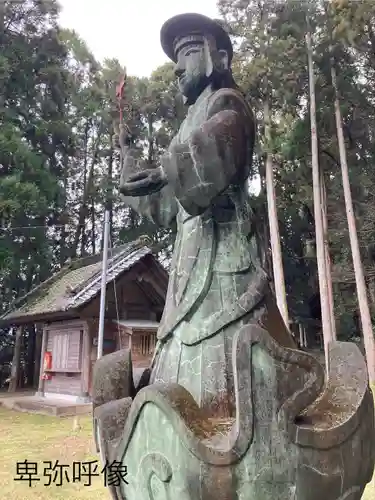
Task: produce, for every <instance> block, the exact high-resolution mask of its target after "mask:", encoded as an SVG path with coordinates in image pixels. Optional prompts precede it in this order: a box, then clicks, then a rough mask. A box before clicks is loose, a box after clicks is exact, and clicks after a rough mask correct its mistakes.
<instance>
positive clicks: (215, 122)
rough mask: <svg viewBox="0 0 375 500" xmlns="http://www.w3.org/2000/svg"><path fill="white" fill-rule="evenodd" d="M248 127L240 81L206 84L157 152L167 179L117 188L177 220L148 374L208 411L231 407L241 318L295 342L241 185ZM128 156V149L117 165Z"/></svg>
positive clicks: (249, 149) (156, 214)
mask: <svg viewBox="0 0 375 500" xmlns="http://www.w3.org/2000/svg"><path fill="white" fill-rule="evenodd" d="M254 129H255V125H254V118H253V114H252V112H251V110H250V108H249V107H248V105H247V103H246V102H245V100H244V99H243V97H242V96H241V94H240V93H239V92H238V91H236V90H234V89H220V90H218V91H213V90H212V89H211V88H210V87H208V88H207V89H206V90H205V91H204V92H203V93H202V94H201V95H200V97H199V99H198V100H197V102H196V103H195V104H194V105H192V106H191V107H190V108H189V111H188V115H187V117H186V119H185V120H184V122H183V123H182V125H181V127H180V130H179V132H178V134H177V136H176V137H175V138H174V139H173V140H172V142H171V144H170V147H169V149H168V151H167V153H166V154H165V155H163V156H162V157H161V160H160V162H161V166H162V168H163V170H164V172H165V174H166V176H167V180H168V184H167V185H166V186H165V187H164V188H163V189H162V190H160V191H159V192H158V193H153V194H151V195H148V196H143V197H126V198H125V200H126V202H127V204H128V205H130V206H131V207H132V208H133V209H135V210H136V211H138V212H139V213H141V214H143V215H147V216H148V217H149V218H150V219H151V220H152V221H154V222H155V223H156V224H159V225H163V226H168V225H169V224H170V223H171V221H172V220H173V219H176V221H177V238H176V243H175V248H174V253H173V258H172V263H171V273H170V280H169V286H168V292H167V299H166V305H165V309H164V313H163V317H162V320H161V324H160V327H159V330H158V345H157V350H156V355H155V358H154V363H153V367H152V375H151V383H152V382H166V383H168V382H177V383H180V384H181V385H183V386H184V387H185V388H186V389H187V390H188V391H189V392H191V394H192V395H193V397H194V399H195V400H196V402H197V403H198V405H199V406H200V407H202V408H206V409H207V410H208V412H209V413H211V414H214V415H215V416H220V415H225V416H230V415H233V412H234V411H235V408H234V401H233V369H232V359H231V356H232V343H233V336H234V334H235V332H236V331H237V329H238V328H240V327H241V325H242V324H244V323H248V322H251V321H253V322H261V323H262V324H263V323H267V321H268V323H269V324H270V325H271V324H272V325H274V326H275V327H274V330H275V335H276V336H277V337H278V341H279V342H280V343H281V344H283V345H286V346H289V347H293V346H294V343H293V341H292V338H291V336H290V334H289V333H288V332H287V330H286V329H285V327H284V325H283V323H282V320H281V316H280V314H279V313H278V310H277V308H275V306H274V303H273V298H272V296H271V295H270V290H269V282H268V277H267V275H266V273H265V272H264V270H263V269H262V268H261V263H260V256H259V249H258V247H257V242H256V236H255V225H254V224H255V222H256V221H255V219H254V215H253V211H252V209H251V205H250V198H249V195H248V192H247V189H246V179H247V177H248V175H249V173H250V170H251V164H252V154H253V146H254V136H255V132H254ZM132 166H134V159H133V158H132V157H131V155H128V156H127V157H126V158H125V168H124V169H123V172H124V173H125V175H126V172H128V171H129V169H130V168H132ZM125 180H126V179H124V181H125ZM270 316H272V319H271V320H270V319H269V318H270Z"/></svg>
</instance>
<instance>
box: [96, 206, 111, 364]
mask: <svg viewBox="0 0 375 500" xmlns="http://www.w3.org/2000/svg"><path fill="white" fill-rule="evenodd" d="M109 223H110V221H109V210H108V209H106V211H105V212H104V238H103V258H102V286H101V292H100V311H99V330H98V357H97V359H99V358H101V357H102V356H103V344H104V320H105V299H106V291H107V269H108V242H109Z"/></svg>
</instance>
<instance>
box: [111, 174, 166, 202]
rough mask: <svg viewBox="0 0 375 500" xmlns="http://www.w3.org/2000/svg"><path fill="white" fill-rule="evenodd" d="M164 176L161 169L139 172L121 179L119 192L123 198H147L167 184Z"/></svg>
mask: <svg viewBox="0 0 375 500" xmlns="http://www.w3.org/2000/svg"><path fill="white" fill-rule="evenodd" d="M167 182H168V181H167V178H166V175H165V173H164V171H163V169H162V168H161V167H157V168H151V169H147V170H141V171H140V172H137V173H133V174H131V175H130V176H129V177H128V178H127V179H121V182H120V191H121V193H122V194H123V195H125V196H147V195H149V194H152V193H156V192H157V191H160V190H161V189H162V188H163V187H164V186H165V185H166V184H167Z"/></svg>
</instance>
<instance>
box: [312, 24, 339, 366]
mask: <svg viewBox="0 0 375 500" xmlns="http://www.w3.org/2000/svg"><path fill="white" fill-rule="evenodd" d="M307 25H308V26H309V21H308V19H307ZM306 46H307V57H308V68H309V87H310V121H311V155H312V159H311V161H312V175H313V197H314V218H315V239H316V253H317V264H318V277H319V292H320V307H321V316H322V330H323V339H324V351H325V360H326V369H327V375H328V373H329V357H328V345H329V343H330V342H331V341H332V340H333V332H332V321H331V311H330V305H329V288H328V280H327V273H326V255H325V245H324V231H323V217H322V211H321V206H322V199H321V184H320V173H319V161H318V138H317V132H316V103H315V81H314V67H313V52H312V42H311V32H310V28H308V30H307V33H306Z"/></svg>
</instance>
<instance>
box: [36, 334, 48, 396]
mask: <svg viewBox="0 0 375 500" xmlns="http://www.w3.org/2000/svg"><path fill="white" fill-rule="evenodd" d="M47 341H48V331H47V328H46V327H44V328H43V336H42V348H41V350H40V367H39V382H38V393H39V395H40V396H41V395H43V393H44V380H43V378H42V376H43V360H44V353H45V352H46V350H47Z"/></svg>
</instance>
